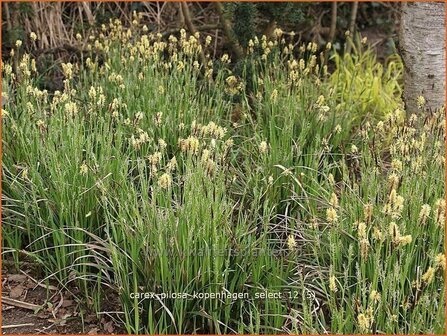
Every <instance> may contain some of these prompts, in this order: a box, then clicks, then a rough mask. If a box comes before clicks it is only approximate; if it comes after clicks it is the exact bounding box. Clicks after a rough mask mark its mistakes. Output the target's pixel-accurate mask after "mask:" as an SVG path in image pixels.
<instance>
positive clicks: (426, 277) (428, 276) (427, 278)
mask: <svg viewBox="0 0 447 336" xmlns="http://www.w3.org/2000/svg"><path fill="white" fill-rule="evenodd" d="M434 277H435V269H434V268H433V267H429V268H428V269H427V272H425V273H424V274H423V275H422V278H421V279H422V281H424V282H425V283H426V284H427V285H429V284H430V283H431V282H432V281H433V279H434Z"/></svg>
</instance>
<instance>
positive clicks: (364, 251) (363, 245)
mask: <svg viewBox="0 0 447 336" xmlns="http://www.w3.org/2000/svg"><path fill="white" fill-rule="evenodd" d="M368 251H369V241H368V239H366V238H363V239H361V240H360V256H361V257H362V259H366V258H368Z"/></svg>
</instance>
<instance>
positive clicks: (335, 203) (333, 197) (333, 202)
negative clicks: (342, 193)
mask: <svg viewBox="0 0 447 336" xmlns="http://www.w3.org/2000/svg"><path fill="white" fill-rule="evenodd" d="M329 204H330V205H332V207H334V208H338V197H337V194H336V193H334V192H333V193H332V194H331V198H330V200H329Z"/></svg>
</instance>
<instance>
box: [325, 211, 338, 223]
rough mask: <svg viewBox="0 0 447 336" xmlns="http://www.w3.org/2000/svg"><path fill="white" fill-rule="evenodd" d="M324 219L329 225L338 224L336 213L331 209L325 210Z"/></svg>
mask: <svg viewBox="0 0 447 336" xmlns="http://www.w3.org/2000/svg"><path fill="white" fill-rule="evenodd" d="M326 219H327V221H328V222H329V224H334V223H337V222H338V215H337V211H335V209H334V208H333V207H330V208H328V209H326Z"/></svg>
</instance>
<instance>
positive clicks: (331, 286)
mask: <svg viewBox="0 0 447 336" xmlns="http://www.w3.org/2000/svg"><path fill="white" fill-rule="evenodd" d="M329 290H330V291H331V292H333V293H337V292H338V288H337V281H336V278H335V275H331V276H330V277H329Z"/></svg>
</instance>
